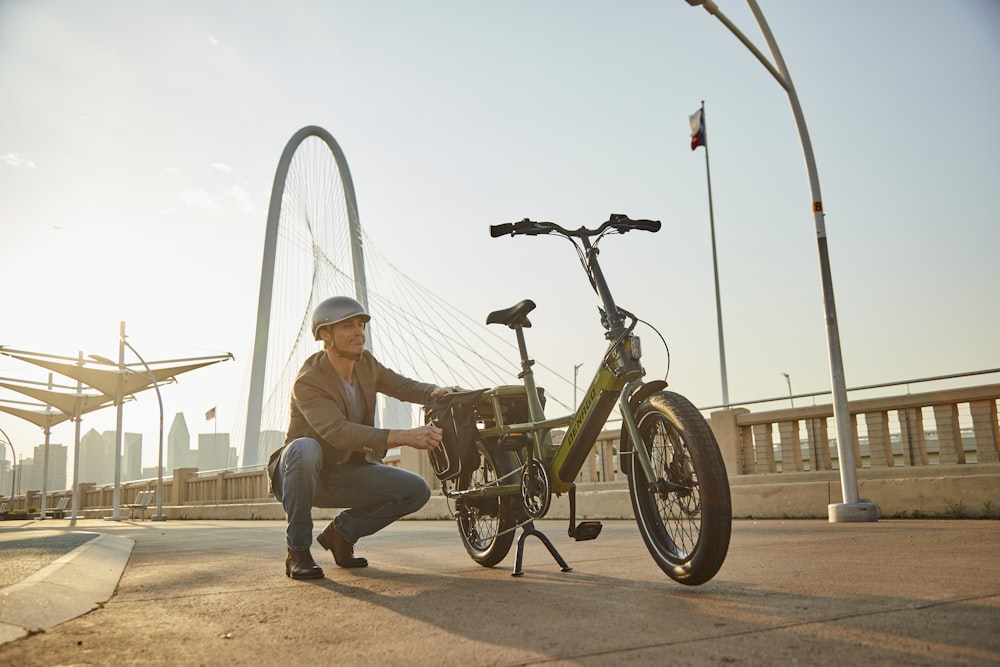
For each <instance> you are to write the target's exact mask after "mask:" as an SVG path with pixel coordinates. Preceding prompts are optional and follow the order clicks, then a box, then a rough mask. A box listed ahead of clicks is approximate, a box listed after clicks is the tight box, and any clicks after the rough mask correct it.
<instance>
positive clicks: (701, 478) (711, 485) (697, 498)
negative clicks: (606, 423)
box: [628, 391, 733, 586]
mask: <svg viewBox="0 0 1000 667" xmlns="http://www.w3.org/2000/svg"><path fill="white" fill-rule="evenodd" d="M634 416H635V421H636V425H637V426H638V428H639V434H640V435H641V437H642V441H643V444H644V445H645V448H646V451H647V452H648V453H649V458H650V461H651V463H652V465H653V472H654V474H655V477H656V479H655V480H654V481H653V482H652V483H650V482H649V481H647V479H646V475H645V473H644V472H643V470H642V466H641V464H640V463H639V460H638V458H637V457H636V456H634V455H633V456H632V457H631V458H632V463H631V466H630V470H629V473H630V474H629V480H628V484H629V495H630V496H631V498H632V509H633V510H634V511H635V518H636V522H637V523H638V524H639V532H640V533H641V534H642V539H643V541H644V542H645V543H646V548H647V549H649V553H650V555H652V557H653V560H655V561H656V564H657V565H659V566H660V569H662V570H663V571H664V572H666V573H667V575H668V576H669V577H670V578H671V579H674V580H675V581H678V582H680V583H682V584H687V585H689V586H697V585H699V584H703V583H705V582H706V581H708V580H709V579H711V578H712V577H714V576H715V574H716V573H717V572H718V571H719V568H720V567H722V562H723V561H724V560H725V559H726V553H727V551H728V550H729V536H730V531H731V529H732V519H733V510H732V501H731V499H730V495H729V481H728V479H727V478H726V467H725V464H724V463H723V461H722V454H721V452H720V451H719V445H718V443H717V442H716V440H715V436H714V435H713V434H712V431H711V429H710V428H709V427H708V424H707V423H706V422H705V418H704V417H702V416H701V413H700V412H698V409H697V408H695V407H694V406H693V405H692V404H691V403H690V402H689V401H688V400H687V399H686V398H684V397H683V396H681V395H680V394H675V393H673V392H668V391H660V392H657V393H655V394H653V395H652V396H650V397H649V398H647V399H646V400H644V401H643V402H642V403H640V404H639V406H638V408H637V409H636V412H635V415H634ZM633 449H634V447H633Z"/></svg>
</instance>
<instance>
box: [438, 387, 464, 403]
mask: <svg viewBox="0 0 1000 667" xmlns="http://www.w3.org/2000/svg"><path fill="white" fill-rule="evenodd" d="M456 391H462V388H461V387H438V388H437V389H435V390H434V391H432V392H431V400H433V401H436V400H438V399H439V398H441V397H442V396H444V395H446V394H450V393H452V392H456Z"/></svg>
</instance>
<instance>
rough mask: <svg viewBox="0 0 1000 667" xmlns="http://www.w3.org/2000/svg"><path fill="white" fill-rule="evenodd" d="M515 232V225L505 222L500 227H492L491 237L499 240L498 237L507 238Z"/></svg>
mask: <svg viewBox="0 0 1000 667" xmlns="http://www.w3.org/2000/svg"><path fill="white" fill-rule="evenodd" d="M513 232H514V223H512V222H504V223H502V224H499V225H490V236H492V237H493V238H497V237H498V236H506V235H507V234H511V233H513Z"/></svg>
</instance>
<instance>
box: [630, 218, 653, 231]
mask: <svg viewBox="0 0 1000 667" xmlns="http://www.w3.org/2000/svg"><path fill="white" fill-rule="evenodd" d="M632 222H634V223H635V228H636V229H641V230H643V231H646V232H658V231H660V221H659V220H633V221H632Z"/></svg>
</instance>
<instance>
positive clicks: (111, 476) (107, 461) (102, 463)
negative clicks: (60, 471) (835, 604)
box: [79, 429, 115, 485]
mask: <svg viewBox="0 0 1000 667" xmlns="http://www.w3.org/2000/svg"><path fill="white" fill-rule="evenodd" d="M111 440H112V441H111V442H110V443H109V442H108V440H107V439H106V438H105V437H104V436H103V435H101V434H100V433H98V432H97V431H96V430H95V429H90V430H89V431H87V432H86V433H84V434H83V436H82V437H81V438H80V477H79V479H80V482H81V483H86V482H91V483H94V484H97V485H101V484H110V483H112V482H114V480H115V459H114V456H113V452H114V438H113V437H112V439H111Z"/></svg>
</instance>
